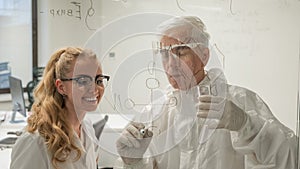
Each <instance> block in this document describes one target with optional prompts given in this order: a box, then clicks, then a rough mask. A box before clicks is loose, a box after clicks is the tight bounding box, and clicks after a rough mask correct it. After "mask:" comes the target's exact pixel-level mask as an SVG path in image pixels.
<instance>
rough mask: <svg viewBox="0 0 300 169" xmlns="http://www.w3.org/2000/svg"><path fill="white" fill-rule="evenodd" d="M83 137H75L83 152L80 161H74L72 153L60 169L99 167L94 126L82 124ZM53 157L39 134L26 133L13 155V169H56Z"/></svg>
mask: <svg viewBox="0 0 300 169" xmlns="http://www.w3.org/2000/svg"><path fill="white" fill-rule="evenodd" d="M81 125H82V127H81V137H80V138H79V137H78V136H77V135H74V137H75V138H76V144H77V146H79V147H80V148H81V149H82V150H83V151H82V153H81V157H80V159H79V160H78V161H74V160H73V159H74V157H75V156H76V154H75V153H74V152H73V153H71V158H69V159H68V160H67V161H66V162H64V163H58V164H59V165H58V166H59V168H60V169H83V168H84V169H95V168H96V167H97V162H96V159H97V157H98V151H97V145H96V144H95V143H94V142H93V141H92V140H93V139H94V138H93V139H91V136H94V135H91V134H87V132H86V131H87V129H88V130H89V131H88V132H91V133H92V132H93V130H90V129H92V124H91V123H90V124H89V122H86V121H85V120H84V121H83V122H82V124H81ZM51 161H52V156H51V155H50V153H49V152H48V150H47V147H46V145H45V142H44V139H43V138H42V137H41V136H40V135H39V133H38V132H35V133H34V134H31V133H28V132H25V133H24V134H23V135H22V136H21V137H20V138H19V139H18V140H17V142H16V144H15V145H14V147H13V150H12V154H11V164H10V168H11V169H54V166H53V165H52V162H51Z"/></svg>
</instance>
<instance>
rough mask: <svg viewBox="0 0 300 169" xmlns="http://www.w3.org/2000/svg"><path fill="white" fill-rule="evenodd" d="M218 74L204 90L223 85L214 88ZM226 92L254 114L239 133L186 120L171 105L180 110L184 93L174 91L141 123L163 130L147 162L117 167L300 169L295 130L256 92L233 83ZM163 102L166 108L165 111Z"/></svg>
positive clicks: (148, 110)
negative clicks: (183, 126)
mask: <svg viewBox="0 0 300 169" xmlns="http://www.w3.org/2000/svg"><path fill="white" fill-rule="evenodd" d="M216 71H217V70H213V71H210V72H208V74H207V77H206V78H205V79H204V80H203V81H202V82H201V83H200V84H199V85H210V86H216V85H218V84H213V83H216V81H218V78H219V77H218V76H219V73H218V71H217V72H216ZM217 88H218V87H217ZM225 88H226V90H227V91H226V97H227V98H228V99H230V100H231V101H233V102H234V103H235V104H236V105H237V106H239V107H240V108H241V109H242V110H244V111H245V112H246V113H247V115H248V119H247V122H246V124H245V125H244V127H243V128H241V129H240V130H239V131H229V130H227V129H211V130H210V129H208V128H206V129H203V128H204V127H203V125H199V123H201V119H197V118H196V122H195V121H193V120H195V118H194V119H190V118H189V117H185V116H181V115H180V114H181V113H182V112H181V111H180V110H182V109H180V108H178V106H174V105H173V104H171V102H170V100H176V102H177V103H176V105H180V103H181V102H182V100H181V98H182V93H181V92H182V91H179V90H174V89H170V90H169V92H168V95H167V97H166V99H165V101H162V100H160V101H158V102H156V103H160V104H157V105H156V106H155V105H150V106H148V107H146V108H145V113H144V114H141V115H139V116H138V117H137V118H136V119H135V121H138V122H146V121H149V119H150V120H151V118H152V119H153V121H152V123H151V124H150V125H151V126H155V128H158V129H159V130H160V132H159V134H158V135H155V136H153V138H152V142H151V144H150V145H149V148H148V152H146V153H145V155H144V156H145V157H144V159H143V160H141V161H139V162H138V163H136V164H134V165H124V164H123V163H122V162H121V161H120V159H119V161H118V162H117V163H116V167H115V168H140V169H148V168H151V169H152V168H159V169H296V163H297V162H296V161H297V159H296V157H297V153H296V150H297V148H296V147H297V142H296V136H295V135H294V133H293V131H291V130H290V129H288V128H287V127H285V126H284V125H282V124H281V123H280V122H279V121H278V120H277V119H276V118H275V117H274V116H273V115H272V113H271V111H270V109H269V108H268V106H267V105H266V104H265V103H264V102H263V100H262V99H261V98H260V97H259V96H258V95H257V94H255V93H254V92H252V91H250V90H248V89H245V88H241V87H237V86H231V85H228V84H225ZM213 92H214V91H212V93H213ZM174 98H176V99H174ZM161 103H164V104H163V105H162V106H159V105H161ZM286 113H287V114H289V113H292V112H286ZM178 124H187V125H192V126H191V127H190V131H180V129H177V128H178V127H177V126H178ZM180 136H181V137H180Z"/></svg>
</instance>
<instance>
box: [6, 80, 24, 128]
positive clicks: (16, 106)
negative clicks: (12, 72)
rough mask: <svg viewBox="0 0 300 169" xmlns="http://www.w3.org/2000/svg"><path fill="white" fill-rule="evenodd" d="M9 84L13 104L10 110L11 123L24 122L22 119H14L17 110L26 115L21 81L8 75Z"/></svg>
mask: <svg viewBox="0 0 300 169" xmlns="http://www.w3.org/2000/svg"><path fill="white" fill-rule="evenodd" d="M9 86H10V93H11V98H12V104H13V110H12V112H13V114H12V118H11V123H17V122H24V121H23V120H19V121H17V120H16V119H15V118H16V113H17V112H19V113H20V114H21V115H23V116H24V117H26V107H25V100H24V93H23V87H22V81H21V80H20V79H18V78H16V77H13V76H9Z"/></svg>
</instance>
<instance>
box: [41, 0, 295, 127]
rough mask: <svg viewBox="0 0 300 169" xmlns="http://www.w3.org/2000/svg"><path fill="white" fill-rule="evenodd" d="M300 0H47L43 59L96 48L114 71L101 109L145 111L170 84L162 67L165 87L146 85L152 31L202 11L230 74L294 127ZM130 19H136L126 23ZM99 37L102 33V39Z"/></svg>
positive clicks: (43, 10)
mask: <svg viewBox="0 0 300 169" xmlns="http://www.w3.org/2000/svg"><path fill="white" fill-rule="evenodd" d="M299 5H300V2H299V1H296V0H277V1H274V0H264V1H260V0H246V1H234V0H231V1H223V0H204V1H198V0H187V1H175V0H165V1H159V0H153V1H146V0H126V1H125V0H120V1H113V0H104V1H96V0H90V1H84V0H72V1H67V0H66V1H60V0H42V1H39V11H38V12H39V64H40V65H45V64H46V62H47V60H48V58H49V56H50V54H51V53H52V52H54V50H56V49H57V48H60V47H62V46H69V45H80V46H88V47H93V48H96V50H97V54H98V57H99V59H100V60H101V62H102V64H103V68H104V72H105V73H106V74H109V75H111V76H112V80H111V83H110V84H111V86H110V87H109V88H107V90H106V93H105V98H104V99H103V100H102V103H101V106H100V108H99V111H102V112H109V113H116V112H122V113H123V112H129V113H130V112H132V111H139V110H140V109H141V107H143V105H144V104H145V103H147V102H149V101H151V97H152V96H153V95H155V94H157V95H160V94H162V93H161V91H160V90H163V88H164V87H163V86H165V85H166V84H167V82H166V79H165V76H164V74H163V72H162V71H161V70H157V71H156V72H157V73H156V77H155V78H156V80H158V81H159V84H160V86H159V90H158V91H159V92H158V93H153V90H151V89H150V88H149V86H147V82H148V81H147V80H149V79H150V80H151V78H152V75H153V74H149V73H151V71H150V72H149V64H152V63H153V60H151V55H152V53H151V42H152V41H154V40H156V36H154V35H153V34H149V32H148V31H153V30H154V28H153V26H154V24H156V23H159V22H160V21H161V20H164V19H165V18H168V16H172V15H197V16H199V17H201V18H202V20H203V21H204V22H205V23H206V25H207V30H208V32H209V33H210V35H211V44H212V46H213V47H214V49H215V51H216V52H217V53H218V55H219V56H221V57H220V59H221V63H224V65H223V68H224V71H225V74H226V78H227V80H228V81H229V82H230V83H232V84H235V85H239V86H243V87H246V88H248V89H251V90H253V91H255V92H257V93H258V94H259V95H260V96H261V97H262V98H263V99H264V100H265V101H266V103H267V104H268V105H269V107H270V109H271V110H272V111H273V113H274V114H275V116H276V117H277V118H278V119H280V121H281V122H283V123H284V124H285V125H287V126H288V127H290V128H292V129H293V130H294V131H296V118H297V91H298V81H299V79H298V67H299V65H298V63H299V48H300V47H299V41H300V38H299V37H300V36H299V30H300V29H299V28H300V23H299V22H300V18H299V17H300V6H299ZM149 12H156V13H159V15H160V16H161V17H159V16H157V15H156V14H153V15H155V16H153V17H152V19H156V20H151V17H148V18H147V16H149V15H148V14H145V13H149ZM133 14H135V15H136V16H138V17H132V15H133ZM141 16H144V17H145V19H144V20H143V18H141ZM128 18H133V19H137V22H129V21H128V22H127V20H126V19H128ZM128 23H129V24H128ZM145 27H146V28H147V27H149V29H143V28H145ZM134 30H137V31H139V32H136V33H138V34H135V33H134ZM131 31H132V32H131ZM122 33H123V34H122ZM125 35H127V37H126V36H125ZM97 37H102V38H103V39H101V40H99V39H98V41H97V40H96V39H97ZM118 38H119V39H118ZM96 42H97V43H96ZM98 42H99V43H98ZM97 45H98V46H97ZM139 56H143V57H139ZM148 56H149V57H148ZM141 58H142V59H141ZM224 58H225V59H224ZM138 59H140V62H138V61H137V60H138ZM157 64H159V63H158V62H157ZM150 67H151V66H150ZM128 72H129V73H128ZM156 80H155V81H154V82H153V83H156V82H157V81H156ZM122 85H123V86H124V88H123V87H118V86H122ZM123 90H126V92H125V93H122V92H123ZM123 94H124V95H123ZM128 98H130V99H128Z"/></svg>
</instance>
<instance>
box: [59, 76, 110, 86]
mask: <svg viewBox="0 0 300 169" xmlns="http://www.w3.org/2000/svg"><path fill="white" fill-rule="evenodd" d="M109 78H110V77H109V76H107V75H97V76H96V77H95V79H93V78H92V77H91V76H88V75H80V76H78V77H73V78H63V79H60V80H61V81H75V82H76V83H77V85H78V86H79V87H82V86H84V87H88V86H91V85H92V83H93V82H95V84H96V85H97V86H100V87H106V86H107V84H108V81H109Z"/></svg>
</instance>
